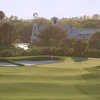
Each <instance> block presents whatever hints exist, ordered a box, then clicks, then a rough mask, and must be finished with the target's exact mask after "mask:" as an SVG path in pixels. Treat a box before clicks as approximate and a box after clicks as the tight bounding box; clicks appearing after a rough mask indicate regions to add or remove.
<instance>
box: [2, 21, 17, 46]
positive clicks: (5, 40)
mask: <svg viewBox="0 0 100 100" xmlns="http://www.w3.org/2000/svg"><path fill="white" fill-rule="evenodd" d="M16 37H17V35H16V31H15V28H14V26H13V25H12V24H11V23H4V24H3V25H2V26H0V45H3V46H11V45H12V44H13V43H14V42H15V41H16Z"/></svg>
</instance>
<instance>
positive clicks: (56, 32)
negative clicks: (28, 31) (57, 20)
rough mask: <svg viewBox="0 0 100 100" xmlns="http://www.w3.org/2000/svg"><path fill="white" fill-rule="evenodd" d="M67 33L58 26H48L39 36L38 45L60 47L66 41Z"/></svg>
mask: <svg viewBox="0 0 100 100" xmlns="http://www.w3.org/2000/svg"><path fill="white" fill-rule="evenodd" d="M66 36H67V33H66V31H65V30H63V29H62V28H60V27H58V26H56V25H48V26H47V27H46V28H45V29H44V30H42V31H41V32H40V34H39V35H38V41H37V43H38V45H40V46H53V47H58V46H61V45H62V44H63V41H64V39H66Z"/></svg>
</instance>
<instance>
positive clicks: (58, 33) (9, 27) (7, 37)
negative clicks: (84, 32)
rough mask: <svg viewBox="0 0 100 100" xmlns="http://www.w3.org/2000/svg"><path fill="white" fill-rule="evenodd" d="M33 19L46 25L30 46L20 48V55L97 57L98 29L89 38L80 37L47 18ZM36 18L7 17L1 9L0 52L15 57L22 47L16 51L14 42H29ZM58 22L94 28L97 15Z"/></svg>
mask: <svg viewBox="0 0 100 100" xmlns="http://www.w3.org/2000/svg"><path fill="white" fill-rule="evenodd" d="M36 20H37V22H38V24H39V25H40V24H46V27H45V29H43V30H41V31H40V34H39V35H38V36H37V38H38V39H37V41H35V42H34V44H33V45H31V46H30V49H29V50H28V51H23V50H22V52H20V55H56V56H80V57H100V32H95V33H94V34H93V35H92V36H91V37H90V38H89V39H88V40H79V39H74V38H69V37H68V36H67V32H66V31H65V30H63V29H62V28H61V27H59V26H57V25H55V24H52V23H51V21H50V20H48V19H45V18H40V19H36ZM36 20H28V21H27V20H20V19H18V17H16V16H11V17H9V18H8V17H6V15H5V13H4V12H2V11H0V50H1V49H2V52H3V53H2V52H0V54H1V55H4V54H7V53H8V56H12V55H13V56H16V55H17V54H18V52H19V51H21V50H18V52H17V51H16V50H15V48H14V44H15V43H30V41H31V40H30V39H31V35H32V26H33V23H34V21H36ZM59 23H61V24H71V25H72V26H75V27H79V26H80V27H86V28H87V27H91V28H96V27H99V26H100V19H99V17H97V16H95V17H94V19H84V20H83V19H82V20H81V21H80V20H79V19H77V20H75V19H60V20H59ZM95 25H96V26H95ZM3 48H4V49H3ZM8 48H14V50H11V51H10V50H8ZM5 49H6V50H5ZM4 51H5V52H6V53H5V52H4ZM13 51H14V52H13ZM15 51H16V52H17V53H16V55H15ZM9 52H10V54H9ZM12 52H13V54H12ZM18 55H19V54H18Z"/></svg>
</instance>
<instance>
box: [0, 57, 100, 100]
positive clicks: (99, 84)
mask: <svg viewBox="0 0 100 100" xmlns="http://www.w3.org/2000/svg"><path fill="white" fill-rule="evenodd" d="M99 65H100V59H96V58H89V59H82V58H66V59H65V61H64V62H59V63H53V64H44V65H35V66H34V67H33V66H30V67H27V66H26V67H0V100H100V69H99V68H97V66H99Z"/></svg>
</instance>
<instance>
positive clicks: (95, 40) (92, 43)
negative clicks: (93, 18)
mask: <svg viewBox="0 0 100 100" xmlns="http://www.w3.org/2000/svg"><path fill="white" fill-rule="evenodd" d="M89 47H90V48H93V49H100V31H97V32H96V33H94V34H93V35H92V36H91V37H90V39H89Z"/></svg>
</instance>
